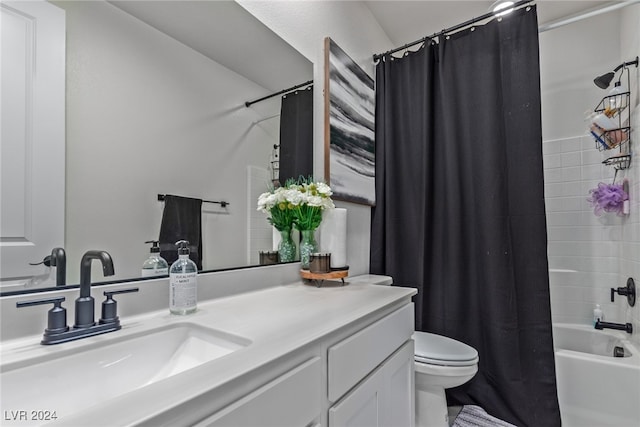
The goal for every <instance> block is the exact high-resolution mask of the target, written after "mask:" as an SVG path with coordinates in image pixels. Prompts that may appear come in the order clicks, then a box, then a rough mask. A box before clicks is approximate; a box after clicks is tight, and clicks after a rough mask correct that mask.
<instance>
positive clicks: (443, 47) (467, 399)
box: [370, 7, 560, 427]
mask: <svg viewBox="0 0 640 427" xmlns="http://www.w3.org/2000/svg"><path fill="white" fill-rule="evenodd" d="M539 70H540V68H539V62H538V29H537V17H536V12H535V7H532V8H529V9H527V10H525V9H521V10H519V11H516V12H513V13H512V14H511V15H509V16H507V17H505V18H504V19H503V20H502V21H501V22H498V21H495V20H494V21H492V22H489V23H488V24H486V25H484V26H478V27H475V28H474V29H473V30H472V29H467V30H464V31H462V32H459V33H456V34H454V35H451V36H449V37H446V38H445V37H441V40H440V41H439V43H436V42H435V41H433V42H430V43H427V44H426V45H425V46H423V47H422V48H420V49H419V50H418V51H417V52H414V53H409V54H407V55H405V56H404V57H402V58H399V59H389V58H386V59H385V60H383V61H381V62H380V63H379V64H378V65H377V68H376V199H377V205H376V207H375V208H374V209H373V211H372V212H373V213H372V215H373V216H372V237H371V239H372V242H371V260H370V261H371V271H372V273H377V274H387V275H390V276H393V278H394V284H395V285H397V286H410V287H415V288H417V289H418V295H417V296H416V298H415V303H416V330H422V331H429V332H433V333H438V334H442V335H446V336H449V337H452V338H454V339H458V340H460V341H463V342H465V343H468V344H469V345H472V346H473V347H475V348H476V349H477V350H478V352H479V355H480V363H479V371H478V373H477V374H476V376H475V377H474V379H473V380H471V381H470V382H468V383H467V384H465V385H463V386H461V387H458V388H455V389H451V390H448V391H447V395H448V399H449V401H450V402H451V403H454V404H477V405H480V406H482V407H483V408H485V410H487V412H489V413H490V414H492V415H494V416H497V417H499V418H501V419H504V420H506V421H509V422H511V423H513V424H516V425H518V426H532V427H538V426H545V427H547V426H558V425H560V412H559V408H558V401H557V397H556V383H555V367H554V358H553V342H552V335H551V312H550V311H551V310H550V302H549V281H548V264H547V253H546V250H547V240H546V219H545V209H544V194H543V175H542V174H543V168H542V135H541V119H540V80H539Z"/></svg>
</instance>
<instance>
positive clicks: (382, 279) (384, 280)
mask: <svg viewBox="0 0 640 427" xmlns="http://www.w3.org/2000/svg"><path fill="white" fill-rule="evenodd" d="M347 282H349V283H368V284H370V285H386V286H389V285H391V284H392V283H393V278H392V277H391V276H382V275H378V274H362V275H360V276H353V277H349V278H348V279H347Z"/></svg>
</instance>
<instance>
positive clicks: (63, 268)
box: [51, 248, 67, 286]
mask: <svg viewBox="0 0 640 427" xmlns="http://www.w3.org/2000/svg"><path fill="white" fill-rule="evenodd" d="M51 265H52V266H54V267H56V286H65V285H66V284H67V254H66V253H65V251H64V249H62V248H54V249H53V250H52V251H51Z"/></svg>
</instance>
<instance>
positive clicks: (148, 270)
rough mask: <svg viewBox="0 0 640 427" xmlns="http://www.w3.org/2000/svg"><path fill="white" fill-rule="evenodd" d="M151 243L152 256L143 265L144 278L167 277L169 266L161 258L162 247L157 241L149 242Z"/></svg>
mask: <svg viewBox="0 0 640 427" xmlns="http://www.w3.org/2000/svg"><path fill="white" fill-rule="evenodd" d="M145 243H151V244H152V246H151V249H150V250H149V252H151V255H149V258H147V259H146V260H145V262H144V263H143V264H142V277H155V276H166V275H167V274H169V264H168V263H167V261H166V260H165V259H164V258H162V257H161V256H160V247H159V246H158V241H157V240H147V241H146V242H145Z"/></svg>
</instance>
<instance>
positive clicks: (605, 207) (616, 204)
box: [587, 182, 629, 216]
mask: <svg viewBox="0 0 640 427" xmlns="http://www.w3.org/2000/svg"><path fill="white" fill-rule="evenodd" d="M589 193H590V194H591V197H590V198H588V199H587V201H588V202H589V203H590V204H591V206H593V213H595V214H596V215H597V216H600V215H602V212H603V211H604V212H615V213H616V214H618V215H620V216H622V215H623V213H622V204H623V203H624V201H625V200H629V195H628V194H627V193H626V192H625V191H624V190H623V189H622V184H605V183H603V182H600V183H598V188H592V189H591V190H589Z"/></svg>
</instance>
